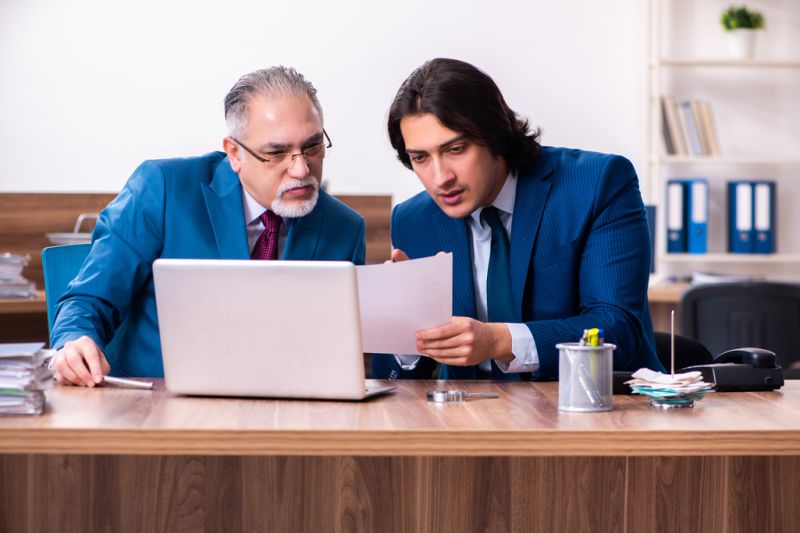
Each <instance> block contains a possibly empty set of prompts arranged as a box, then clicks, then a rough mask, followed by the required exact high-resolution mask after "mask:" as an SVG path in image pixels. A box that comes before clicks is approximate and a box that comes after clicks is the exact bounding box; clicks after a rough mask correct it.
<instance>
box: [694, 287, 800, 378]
mask: <svg viewBox="0 0 800 533" xmlns="http://www.w3.org/2000/svg"><path fill="white" fill-rule="evenodd" d="M679 315H680V320H681V333H682V334H684V335H687V336H689V337H692V338H694V339H697V340H699V341H700V342H702V343H703V344H704V345H705V346H706V347H708V349H709V350H711V352H712V353H715V354H717V353H720V352H723V351H725V350H730V349H732V348H739V347H742V346H755V347H759V348H766V349H767V350H771V351H773V352H775V355H776V356H777V358H778V364H780V365H781V366H783V367H784V368H786V367H788V366H789V365H790V364H791V363H792V362H794V361H798V360H800V347H798V345H797V331H798V330H800V285H797V284H789V283H772V282H745V283H715V284H709V285H698V286H696V287H692V288H691V289H689V290H687V291H686V292H685V293H684V294H683V296H682V297H681V301H680V304H679Z"/></svg>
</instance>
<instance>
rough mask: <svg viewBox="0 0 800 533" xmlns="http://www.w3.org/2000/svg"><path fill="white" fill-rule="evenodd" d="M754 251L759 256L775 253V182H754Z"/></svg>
mask: <svg viewBox="0 0 800 533" xmlns="http://www.w3.org/2000/svg"><path fill="white" fill-rule="evenodd" d="M753 229H754V231H755V238H754V240H753V251H754V252H755V253H757V254H771V253H774V252H775V182H774V181H766V180H760V181H754V182H753Z"/></svg>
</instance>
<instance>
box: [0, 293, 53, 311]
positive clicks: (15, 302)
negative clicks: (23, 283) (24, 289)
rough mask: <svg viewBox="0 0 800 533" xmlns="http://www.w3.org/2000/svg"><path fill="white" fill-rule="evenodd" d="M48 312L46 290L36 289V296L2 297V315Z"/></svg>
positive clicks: (0, 302)
mask: <svg viewBox="0 0 800 533" xmlns="http://www.w3.org/2000/svg"><path fill="white" fill-rule="evenodd" d="M30 313H45V314H47V298H45V296H44V291H36V298H8V299H6V298H0V315H25V314H30Z"/></svg>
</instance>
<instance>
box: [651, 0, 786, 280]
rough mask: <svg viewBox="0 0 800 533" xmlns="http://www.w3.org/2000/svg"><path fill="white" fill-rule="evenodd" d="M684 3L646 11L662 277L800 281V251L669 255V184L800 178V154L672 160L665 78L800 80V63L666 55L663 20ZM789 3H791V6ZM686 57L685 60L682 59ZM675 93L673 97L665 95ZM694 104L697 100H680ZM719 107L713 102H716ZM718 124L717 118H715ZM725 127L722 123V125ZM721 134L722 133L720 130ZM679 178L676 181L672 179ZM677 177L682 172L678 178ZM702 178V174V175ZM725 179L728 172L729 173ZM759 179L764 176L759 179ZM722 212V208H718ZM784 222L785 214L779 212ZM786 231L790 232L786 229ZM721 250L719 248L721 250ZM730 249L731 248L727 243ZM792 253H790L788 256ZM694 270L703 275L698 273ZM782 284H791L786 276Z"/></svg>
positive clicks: (655, 2) (659, 3)
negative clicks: (736, 172) (784, 173)
mask: <svg viewBox="0 0 800 533" xmlns="http://www.w3.org/2000/svg"><path fill="white" fill-rule="evenodd" d="M676 1H678V0H649V1H648V3H647V9H646V32H645V35H646V37H645V38H646V41H647V49H646V52H647V56H646V70H647V76H646V91H647V98H646V105H647V109H646V115H645V116H646V121H645V122H646V139H647V142H646V150H647V157H646V158H645V159H646V162H647V165H648V169H647V184H648V193H649V198H648V201H649V203H652V204H655V205H656V206H657V222H656V251H655V253H656V268H657V271H659V272H661V273H666V274H676V273H677V274H686V273H688V272H675V271H674V270H675V269H677V270H685V269H686V268H687V267H689V266H700V269H713V270H719V271H727V270H730V268H731V266H733V265H735V266H737V267H738V268H739V270H742V269H745V270H748V269H749V270H750V271H751V272H754V273H755V272H756V270H755V269H756V268H758V269H764V268H765V267H768V268H767V269H769V268H772V269H773V270H774V269H775V268H777V269H778V270H780V269H781V268H783V269H786V268H787V266H788V267H792V269H791V270H798V273H797V274H794V276H791V274H789V276H790V277H795V278H800V268H798V267H800V253H797V252H800V247H797V249H795V250H783V249H781V248H780V247H779V248H778V251H779V252H780V253H775V254H730V253H707V254H674V253H671V254H670V253H667V252H666V243H665V229H664V228H665V227H666V213H665V211H666V210H665V209H664V193H665V189H664V188H665V186H666V181H667V179H668V178H670V177H673V176H675V177H679V176H697V175H703V176H707V177H708V178H709V180H710V181H713V180H725V178H718V177H716V176H714V175H713V174H714V173H715V172H716V170H717V169H722V168H725V169H730V168H739V167H744V168H748V169H753V170H756V169H757V168H758V167H761V168H772V169H774V168H779V167H787V168H790V169H791V172H795V171H796V172H797V173H798V174H800V149H798V150H797V151H796V152H795V153H791V154H789V155H788V156H787V155H786V154H781V155H777V154H776V155H774V156H771V155H748V154H733V153H732V154H727V153H726V154H723V155H719V156H694V155H692V156H678V155H668V154H666V151H665V148H664V141H663V137H662V123H661V120H662V117H661V101H660V99H661V96H663V93H662V91H663V90H664V86H665V83H664V80H663V76H664V74H665V73H670V75H672V76H687V77H689V76H697V75H698V74H699V73H706V72H708V71H716V72H719V71H727V70H733V71H737V70H739V71H742V72H748V71H749V72H752V71H759V72H760V71H764V72H763V76H770V75H771V74H772V71H775V70H789V71H791V72H797V73H798V75H800V61H799V60H786V59H781V60H775V59H769V60H761V59H749V60H734V59H725V58H713V57H709V58H703V57H700V58H690V57H669V56H668V54H664V53H663V52H662V44H663V42H662V37H663V35H662V30H663V29H664V28H662V26H663V22H662V14H663V8H664V7H665V6H667V7H669V4H671V3H674V2H676ZM785 1H786V2H788V1H789V0H785ZM681 55H684V54H681ZM665 92H667V93H668V92H669V91H665ZM680 96H681V97H686V98H689V97H691V96H692V95H690V94H686V95H680ZM712 102H713V99H712ZM715 118H716V117H715ZM717 124H719V121H717ZM718 130H719V128H718ZM718 135H719V136H720V137H722V136H723V135H725V132H723V131H721V130H719V131H718ZM671 172H672V173H673V174H672V175H671V174H670V173H671ZM675 172H678V173H677V174H676V173H675ZM700 172H701V174H699V173H700ZM723 174H724V172H723ZM754 175H758V174H754ZM783 185H784V182H781V183H779V188H778V194H785V193H786V192H789V193H790V194H795V195H798V196H800V184H797V185H792V186H791V188H790V189H791V190H789V191H786V190H783ZM718 207H719V206H718ZM778 215H779V216H780V211H779V212H778ZM780 228H781V224H778V231H781V229H780ZM784 231H786V229H784ZM715 244H717V246H716V248H719V244H718V243H715ZM726 244H727V243H726ZM713 248H714V246H712V242H711V241H709V249H710V251H711V252H715V250H714V249H713ZM787 252H789V253H787ZM694 270H698V268H695V269H694ZM777 277H778V278H787V276H785V275H781V274H780V273H779V274H778V276H777Z"/></svg>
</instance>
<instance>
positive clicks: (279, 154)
mask: <svg viewBox="0 0 800 533" xmlns="http://www.w3.org/2000/svg"><path fill="white" fill-rule="evenodd" d="M286 154H287V152H269V153H267V159H283V158H284V157H286Z"/></svg>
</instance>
